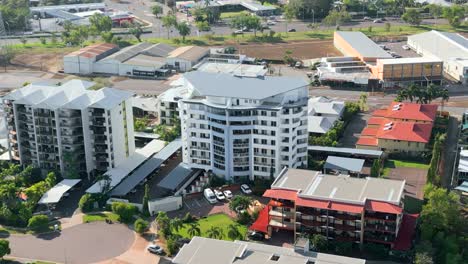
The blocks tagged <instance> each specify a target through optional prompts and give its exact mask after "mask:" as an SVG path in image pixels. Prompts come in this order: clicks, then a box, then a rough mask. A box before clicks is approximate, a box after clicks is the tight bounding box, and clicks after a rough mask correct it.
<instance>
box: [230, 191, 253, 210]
mask: <svg viewBox="0 0 468 264" xmlns="http://www.w3.org/2000/svg"><path fill="white" fill-rule="evenodd" d="M251 204H252V198H251V197H249V196H245V195H236V196H234V198H232V199H231V201H230V202H229V209H230V210H231V211H234V212H238V211H241V210H245V209H247V208H248V207H249V206H250V205H251Z"/></svg>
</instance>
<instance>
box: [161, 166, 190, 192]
mask: <svg viewBox="0 0 468 264" xmlns="http://www.w3.org/2000/svg"><path fill="white" fill-rule="evenodd" d="M193 173H194V171H193V170H192V169H190V168H189V166H188V165H187V164H185V163H180V164H179V165H177V167H175V168H174V169H173V170H172V171H171V172H170V173H169V174H168V175H167V176H166V177H164V179H163V180H162V181H161V182H160V183H158V186H159V187H162V188H164V189H168V190H171V191H173V192H174V191H176V190H177V189H178V188H180V186H181V185H183V184H184V183H185V182H186V181H187V180H188V179H189V178H190V176H191V175H193Z"/></svg>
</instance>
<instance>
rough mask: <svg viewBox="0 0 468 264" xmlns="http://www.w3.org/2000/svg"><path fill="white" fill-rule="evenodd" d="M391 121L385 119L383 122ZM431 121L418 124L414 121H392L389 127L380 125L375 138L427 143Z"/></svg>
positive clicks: (429, 136) (430, 130) (431, 125)
mask: <svg viewBox="0 0 468 264" xmlns="http://www.w3.org/2000/svg"><path fill="white" fill-rule="evenodd" d="M387 121H388V122H391V121H390V120H385V122H384V123H388V122H387ZM432 127H433V124H432V123H427V124H418V123H415V122H395V121H394V122H393V125H392V127H391V128H390V129H386V128H385V126H383V125H382V126H380V127H379V130H378V132H377V138H383V139H392V140H401V141H411V142H422V143H427V142H429V140H430V138H431V132H432Z"/></svg>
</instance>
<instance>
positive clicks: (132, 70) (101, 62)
mask: <svg viewBox="0 0 468 264" xmlns="http://www.w3.org/2000/svg"><path fill="white" fill-rule="evenodd" d="M208 55H209V49H208V48H204V47H196V46H186V47H179V48H175V47H172V46H170V45H167V44H163V43H158V44H151V43H146V42H142V43H139V44H136V45H133V46H129V47H126V48H123V49H121V50H119V49H118V48H117V47H116V46H115V45H113V44H97V45H92V46H89V47H85V48H83V49H80V50H78V51H75V52H72V53H70V54H68V55H66V56H64V59H63V64H64V71H65V73H71V74H85V75H86V74H92V73H101V74H111V75H120V76H140V77H150V78H154V77H158V76H164V75H166V74H167V73H168V72H169V71H170V70H177V71H182V72H184V71H188V70H191V69H192V67H193V66H194V65H195V64H197V63H199V62H200V61H201V60H202V59H203V58H204V57H206V56H208Z"/></svg>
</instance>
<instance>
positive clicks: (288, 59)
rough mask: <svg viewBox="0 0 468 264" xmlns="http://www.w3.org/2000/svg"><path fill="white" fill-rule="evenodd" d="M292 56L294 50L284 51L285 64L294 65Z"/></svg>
mask: <svg viewBox="0 0 468 264" xmlns="http://www.w3.org/2000/svg"><path fill="white" fill-rule="evenodd" d="M291 55H292V50H285V51H284V56H283V61H284V64H288V65H291V64H292V63H294V58H293V57H292V56H291Z"/></svg>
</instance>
